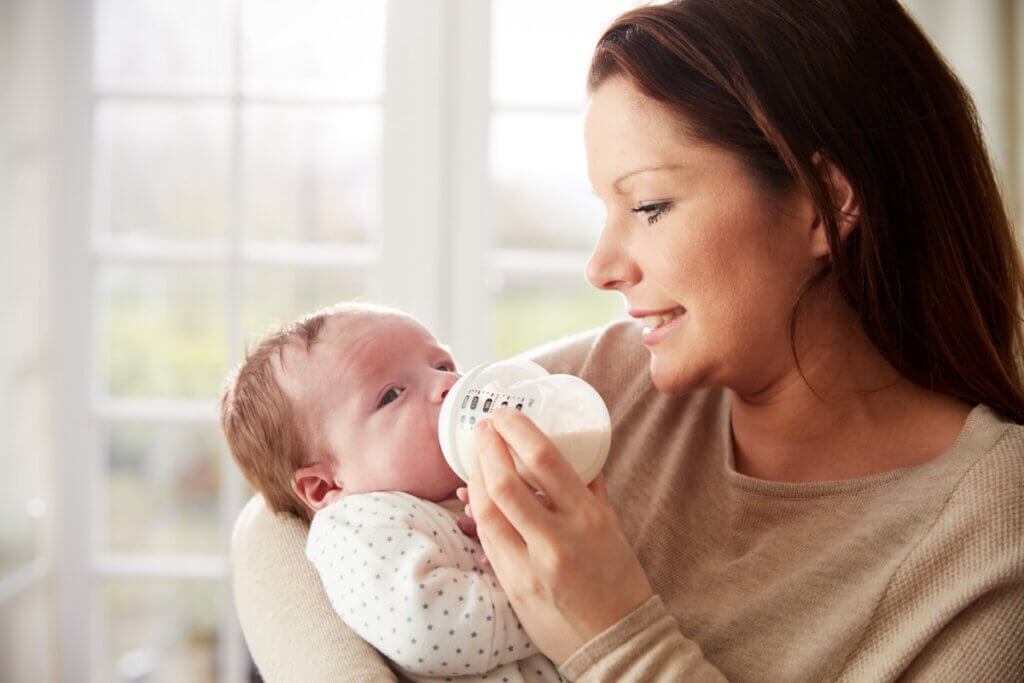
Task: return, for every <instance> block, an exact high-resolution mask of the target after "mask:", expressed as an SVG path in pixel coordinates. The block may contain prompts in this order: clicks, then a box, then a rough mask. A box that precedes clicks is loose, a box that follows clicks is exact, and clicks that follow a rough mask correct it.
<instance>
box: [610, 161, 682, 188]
mask: <svg viewBox="0 0 1024 683" xmlns="http://www.w3.org/2000/svg"><path fill="white" fill-rule="evenodd" d="M683 168H689V167H688V166H687V165H686V164H679V163H674V164H661V165H659V166H644V167H643V168H638V169H635V170H633V171H630V172H629V173H625V174H623V175H621V176H619V179H618V180H616V181H615V182H614V183H612V188H613V189H614V190H615V191H616V192H618V193H619V194H622V189H621V188H620V187H619V185H620V184H621V183H622V182H623V181H624V180H627V179H629V178H632V177H633V176H635V175H639V174H641V173H651V172H653V171H676V170H679V169H683Z"/></svg>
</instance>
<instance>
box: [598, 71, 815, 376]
mask: <svg viewBox="0 0 1024 683" xmlns="http://www.w3.org/2000/svg"><path fill="white" fill-rule="evenodd" d="M584 134H585V141H586V148H587V162H588V171H589V174H590V180H591V183H592V184H593V188H594V193H595V194H596V195H597V196H598V197H599V198H600V199H601V200H602V201H603V202H604V204H605V208H606V216H607V218H606V221H605V225H604V229H603V231H602V232H601V236H600V238H599V239H598V242H597V245H596V247H595V248H594V253H593V254H592V255H591V257H590V261H589V263H588V265H587V279H588V280H589V281H590V283H591V284H592V285H594V286H595V287H598V288H600V289H614V290H618V291H619V292H621V293H622V295H623V296H624V297H625V299H626V304H627V307H628V309H629V312H630V315H633V316H634V317H642V316H644V314H645V313H648V312H666V311H668V312H672V313H671V314H670V316H671V315H674V314H679V315H678V316H677V317H675V318H674V319H672V320H671V321H670V322H666V323H665V324H664V326H663V327H660V328H659V327H657V324H658V323H659V322H662V321H665V320H668V319H667V318H663V319H661V320H657V319H652V318H648V319H646V320H645V322H644V325H645V328H652V327H653V328H654V330H653V332H648V331H647V330H646V329H645V333H644V343H645V344H646V345H647V346H648V349H649V351H650V353H651V376H652V379H653V381H654V384H655V386H657V387H658V389H659V390H661V391H662V392H664V393H667V394H671V395H679V394H683V393H686V392H689V391H692V390H694V389H697V388H700V387H706V386H728V387H731V388H733V389H735V390H736V391H738V392H740V393H741V394H744V395H753V394H759V393H761V392H764V391H768V392H769V393H770V392H771V388H772V387H773V386H776V385H779V384H782V383H785V382H787V381H789V380H788V377H789V376H790V374H791V371H792V369H793V360H792V353H791V350H790V343H789V336H788V318H789V314H790V311H791V309H792V307H793V304H794V301H795V298H796V295H797V293H798V291H799V289H800V286H801V285H802V284H803V283H804V282H805V281H806V280H807V278H808V277H810V276H811V275H812V274H813V272H814V270H815V257H814V254H813V253H812V236H811V233H812V227H813V225H814V223H815V220H814V219H815V212H814V208H813V203H812V202H811V201H810V199H809V197H808V196H807V194H806V193H804V192H796V191H792V192H779V191H773V190H769V189H767V188H764V187H762V185H761V184H760V183H759V182H758V181H757V180H755V178H754V177H752V175H751V174H750V173H749V172H748V171H747V170H746V169H745V167H744V166H742V165H741V162H740V160H739V159H738V157H736V156H734V155H733V154H732V153H730V152H727V151H725V150H724V149H722V148H720V147H717V146H712V145H709V144H706V143H701V142H698V141H697V140H695V139H694V138H693V137H692V136H690V135H689V134H687V133H686V132H685V131H684V130H683V125H682V121H681V120H680V118H679V117H678V115H675V114H672V113H671V112H669V110H667V109H666V108H665V107H664V106H663V105H661V104H660V103H658V102H656V101H654V100H651V99H649V98H647V97H645V96H644V95H643V94H641V93H640V92H639V91H637V90H636V89H635V88H634V87H633V86H632V85H631V84H630V83H629V82H628V81H626V80H625V79H622V78H611V79H608V80H607V81H606V82H605V83H603V84H602V85H601V86H600V87H599V88H598V89H597V91H596V92H595V93H594V94H593V96H592V98H591V101H590V106H589V109H588V111H587V118H586V124H585V131H584Z"/></svg>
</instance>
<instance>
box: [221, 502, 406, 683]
mask: <svg viewBox="0 0 1024 683" xmlns="http://www.w3.org/2000/svg"><path fill="white" fill-rule="evenodd" d="M305 542H306V525H305V524H304V523H303V522H302V521H301V520H299V519H298V518H296V517H292V516H291V515H285V514H275V513H273V512H272V511H271V510H270V509H268V508H267V506H266V504H265V503H264V502H263V499H262V498H261V497H259V496H256V497H255V498H253V499H252V500H250V501H249V503H248V504H247V505H246V506H245V508H244V509H243V510H242V513H241V514H240V515H239V517H238V521H237V523H236V524H235V530H234V534H233V536H232V541H231V568H232V587H233V589H234V597H235V608H236V609H237V611H238V621H239V622H240V624H241V626H242V633H243V634H244V635H245V641H246V644H247V645H248V647H249V652H250V653H251V654H252V658H253V661H254V662H255V663H256V666H257V668H259V671H260V674H261V675H262V677H263V679H264V680H267V681H274V682H275V683H278V682H281V683H289V682H291V681H295V682H296V683H298V682H300V681H342V680H344V681H354V682H356V683H358V682H359V681H366V682H369V681H374V682H386V681H395V680H397V679H396V677H395V674H394V673H393V672H392V671H391V669H390V668H388V666H387V663H386V662H385V661H384V659H383V658H382V657H381V656H380V654H379V653H377V652H376V651H375V650H374V649H373V648H372V647H370V646H369V645H368V644H367V643H366V642H365V641H363V640H362V639H361V638H360V637H359V636H358V635H356V634H355V633H354V632H353V631H352V630H351V629H350V628H349V627H348V626H346V625H345V623H344V622H342V620H341V619H339V618H338V615H337V614H335V613H334V610H332V609H331V606H330V604H328V602H327V596H326V595H325V594H324V591H323V588H321V587H320V581H319V580H318V579H317V576H316V573H315V572H314V571H313V567H311V566H310V564H309V563H308V562H307V561H306V558H305V557H303V552H302V549H303V545H304V544H305Z"/></svg>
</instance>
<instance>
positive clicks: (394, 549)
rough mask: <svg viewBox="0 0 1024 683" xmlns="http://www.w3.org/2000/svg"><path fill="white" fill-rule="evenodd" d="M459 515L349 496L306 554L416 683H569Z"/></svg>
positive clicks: (410, 501) (394, 498) (391, 497)
mask: <svg viewBox="0 0 1024 683" xmlns="http://www.w3.org/2000/svg"><path fill="white" fill-rule="evenodd" d="M461 506H462V504H461V503H459V502H458V501H457V500H455V501H454V504H453V507H455V508H456V509H460V508H461ZM456 519H458V515H457V513H456V512H454V511H452V510H449V509H447V508H445V507H443V506H442V505H440V504H438V503H433V502H430V501H427V500H424V499H422V498H417V497H415V496H412V495H409V494H407V493H401V492H396V491H388V492H378V493H364V494H358V495H350V496H345V497H343V498H341V499H339V500H338V501H336V502H334V503H332V504H331V505H329V506H328V507H326V508H324V509H323V510H321V511H320V512H318V513H317V514H316V516H315V517H314V518H313V523H312V525H311V526H310V528H309V538H308V539H307V541H306V556H307V557H308V558H309V559H310V561H311V562H312V563H313V565H314V566H315V567H316V570H317V573H319V575H320V579H321V581H323V584H324V589H325V590H326V592H327V596H328V598H330V601H331V605H332V606H333V607H334V610H335V611H336V612H337V613H338V615H339V616H340V617H341V618H342V619H343V620H344V621H345V623H346V624H348V625H349V626H350V627H351V628H352V630H354V631H355V632H356V633H358V634H359V635H360V636H361V637H362V638H363V639H364V640H366V641H367V642H368V643H370V644H371V645H373V646H374V647H375V648H377V650H378V651H379V652H380V653H381V654H383V655H384V656H385V657H387V658H388V659H390V660H391V661H392V662H393V663H394V664H395V665H397V667H398V668H400V669H401V670H402V672H403V673H404V674H405V675H407V676H408V677H409V678H410V679H411V680H414V681H436V680H453V678H454V677H458V678H457V679H454V680H458V681H460V682H463V681H464V682H466V683H469V682H470V681H483V680H486V681H500V682H507V683H512V682H513V681H525V682H530V683H533V682H534V681H547V682H549V683H551V682H553V681H562V680H563V679H562V678H561V676H559V674H558V671H557V669H556V668H555V666H554V665H553V664H552V663H551V661H550V660H549V659H548V658H547V657H545V656H544V655H543V654H541V653H539V652H538V651H537V649H536V648H535V647H534V645H533V643H531V642H530V639H529V637H528V636H527V635H526V631H524V630H523V628H522V625H521V624H520V623H519V621H518V619H516V615H515V612H513V611H512V607H511V605H510V604H509V601H508V599H507V598H506V597H505V593H504V591H503V590H502V589H501V586H500V585H499V584H498V580H497V578H495V575H494V570H493V569H492V568H491V567H490V566H489V565H485V566H481V564H480V562H479V560H480V558H481V557H482V556H483V551H482V550H481V548H480V544H479V542H478V541H477V540H476V539H473V538H469V537H467V536H466V535H465V534H463V533H462V532H461V531H459V528H458V527H457V526H456V524H455V520H456Z"/></svg>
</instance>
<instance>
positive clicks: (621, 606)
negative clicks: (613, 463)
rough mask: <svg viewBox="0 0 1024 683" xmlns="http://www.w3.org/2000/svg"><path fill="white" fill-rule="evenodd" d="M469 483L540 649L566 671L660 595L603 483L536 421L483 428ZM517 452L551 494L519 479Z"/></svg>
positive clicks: (509, 420) (494, 559)
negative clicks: (582, 651)
mask: <svg viewBox="0 0 1024 683" xmlns="http://www.w3.org/2000/svg"><path fill="white" fill-rule="evenodd" d="M476 444H477V445H476V448H477V457H478V458H479V463H480V465H479V467H478V470H477V474H476V475H475V476H473V477H472V478H471V479H470V481H469V500H470V505H471V506H472V513H473V518H474V519H475V520H476V531H477V534H478V535H479V538H480V542H481V544H482V545H483V548H484V551H485V552H486V553H487V557H488V558H489V560H490V563H491V565H492V566H493V567H494V571H495V574H496V575H497V577H498V580H499V581H500V582H501V585H502V587H503V588H504V589H505V593H506V595H508V598H509V600H510V602H511V603H512V607H513V608H514V609H515V611H516V614H517V615H518V617H519V620H520V622H522V625H523V628H525V629H526V632H527V633H528V634H529V636H530V638H531V639H532V640H533V642H534V644H535V645H536V646H537V647H538V648H539V649H540V650H541V651H542V652H544V654H546V655H547V656H548V657H549V658H550V659H551V660H552V661H554V662H555V664H556V665H559V666H560V665H561V664H562V663H563V662H564V661H565V660H566V659H567V658H568V657H569V655H571V654H572V653H573V652H575V651H576V650H578V649H579V648H580V647H581V646H583V645H584V644H585V643H586V642H587V641H589V640H590V639H592V638H593V637H595V636H596V635H598V634H599V633H601V632H602V631H604V630H605V629H607V628H608V627H609V626H612V625H613V624H615V623H617V622H618V621H619V620H620V619H622V618H623V617H625V616H626V615H627V614H629V613H630V612H632V611H633V610H634V609H636V608H637V607H639V606H640V605H642V604H643V603H644V602H646V601H647V599H648V598H650V597H651V595H652V594H653V592H652V590H651V586H650V583H649V582H648V580H647V576H646V574H644V571H643V569H642V568H641V567H640V563H639V562H638V561H637V559H636V555H635V554H634V553H633V550H632V548H631V547H630V545H629V542H628V541H627V540H626V537H625V535H624V534H623V533H622V530H621V529H620V528H619V523H618V519H617V518H616V516H615V512H614V510H613V509H612V507H611V504H610V503H609V501H608V497H607V492H606V490H605V484H604V476H603V475H598V477H597V478H596V479H595V480H594V481H593V482H592V483H591V484H590V486H589V487H588V486H584V484H583V482H582V481H581V480H580V478H579V475H577V474H576V472H575V470H573V468H572V466H571V465H570V464H569V463H568V462H567V461H566V460H565V459H564V458H563V457H562V455H561V453H559V451H558V449H557V448H556V447H555V445H554V444H553V443H552V442H551V440H550V439H548V438H547V436H545V435H544V433H543V432H541V431H540V430H539V429H538V428H537V427H536V425H534V424H533V421H532V420H530V419H529V418H528V417H526V416H525V415H523V414H522V413H520V412H518V411H516V410H512V409H507V408H506V409H499V410H498V411H495V413H494V414H493V416H492V417H491V418H490V419H488V420H483V421H481V422H478V423H477V426H476ZM510 449H511V450H512V451H514V452H515V454H516V455H517V456H518V457H519V460H520V461H521V463H522V466H523V467H525V469H527V470H529V472H530V474H531V475H532V478H533V479H534V480H536V481H537V482H538V483H539V484H540V486H541V487H542V489H543V491H544V493H545V495H546V500H542V499H540V498H539V497H538V496H536V495H535V494H534V491H533V490H532V489H531V488H530V486H528V485H527V484H526V482H525V481H524V480H523V479H522V477H520V476H519V473H518V472H516V469H515V466H514V465H513V460H512V455H511V453H510Z"/></svg>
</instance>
